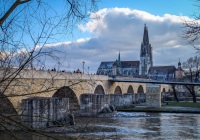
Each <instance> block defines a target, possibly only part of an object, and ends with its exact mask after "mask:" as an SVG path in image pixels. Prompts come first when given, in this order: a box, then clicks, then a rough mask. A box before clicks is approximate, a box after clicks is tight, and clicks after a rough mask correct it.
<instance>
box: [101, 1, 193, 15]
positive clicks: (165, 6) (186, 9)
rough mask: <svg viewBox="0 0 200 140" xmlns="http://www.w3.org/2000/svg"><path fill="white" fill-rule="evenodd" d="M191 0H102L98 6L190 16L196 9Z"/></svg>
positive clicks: (156, 13)
mask: <svg viewBox="0 0 200 140" xmlns="http://www.w3.org/2000/svg"><path fill="white" fill-rule="evenodd" d="M194 4H195V2H194V1H193V0H102V2H100V4H99V8H114V7H120V8H131V9H137V10H144V11H146V12H149V13H151V14H155V15H163V14H166V13H168V14H173V15H186V16H191V15H192V14H193V11H194V10H195V9H196V8H195V7H194V6H193V5H194Z"/></svg>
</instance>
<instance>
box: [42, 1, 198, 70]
mask: <svg viewBox="0 0 200 140" xmlns="http://www.w3.org/2000/svg"><path fill="white" fill-rule="evenodd" d="M51 4H53V6H54V8H55V9H60V4H62V3H60V2H57V1H51ZM194 4H195V1H193V0H101V2H99V3H98V10H97V11H96V12H94V13H91V15H90V18H88V20H86V21H84V22H80V23H76V25H75V26H74V30H73V31H74V32H73V33H69V34H68V35H66V36H65V37H64V38H59V39H58V40H57V41H56V42H55V44H49V45H47V47H46V48H45V49H46V50H51V49H52V48H53V49H54V50H58V52H59V51H60V52H64V53H66V55H65V56H63V57H62V56H61V54H60V53H57V54H55V55H57V56H59V57H60V58H61V64H62V66H61V68H62V69H65V70H66V71H74V70H77V69H82V62H83V61H84V62H85V68H86V70H85V71H87V69H88V67H89V70H90V71H89V72H90V73H95V72H96V71H97V68H98V66H99V65H100V63H101V62H102V61H115V60H116V59H117V56H118V52H119V50H120V52H121V60H122V61H127V60H129V61H134V60H139V59H140V57H139V55H140V47H141V42H142V37H143V31H144V24H145V23H146V24H147V27H148V31H149V40H150V43H151V46H152V47H153V63H154V65H159V66H160V65H174V66H176V67H177V63H178V61H179V58H180V60H181V62H183V61H186V60H187V59H188V58H189V57H190V56H193V55H194V54H195V50H194V49H193V48H192V47H191V46H190V45H189V44H188V42H187V41H185V40H183V39H182V38H181V37H180V35H181V33H182V31H181V29H182V23H183V21H185V20H191V18H192V15H193V13H194V11H196V9H197V8H196V7H195V6H194ZM64 58H65V59H64ZM45 63H46V69H51V68H53V67H54V65H53V61H52V60H50V61H49V60H48V59H46V60H45Z"/></svg>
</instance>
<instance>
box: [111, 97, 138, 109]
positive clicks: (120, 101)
mask: <svg viewBox="0 0 200 140" xmlns="http://www.w3.org/2000/svg"><path fill="white" fill-rule="evenodd" d="M109 96H110V104H111V105H113V106H114V107H116V108H118V107H125V106H130V105H133V104H134V102H135V96H134V94H124V95H116V94H110V95H109Z"/></svg>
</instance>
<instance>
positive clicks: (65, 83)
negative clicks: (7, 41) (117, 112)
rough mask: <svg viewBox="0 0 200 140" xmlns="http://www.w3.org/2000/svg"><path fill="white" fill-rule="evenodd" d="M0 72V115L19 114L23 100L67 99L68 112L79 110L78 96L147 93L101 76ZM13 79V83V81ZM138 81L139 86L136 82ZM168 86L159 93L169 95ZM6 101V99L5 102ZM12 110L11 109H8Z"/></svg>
mask: <svg viewBox="0 0 200 140" xmlns="http://www.w3.org/2000/svg"><path fill="white" fill-rule="evenodd" d="M14 71H16V70H15V69H10V70H9V69H0V92H1V93H3V95H4V98H0V105H1V109H0V111H8V110H16V112H17V113H20V109H21V106H20V105H21V101H22V99H26V98H30V97H63V98H69V100H70V105H69V106H70V108H72V109H77V108H80V96H81V95H82V94H85V93H87V94H88V93H89V94H121V95H122V94H127V93H132V94H135V95H140V94H144V93H146V85H147V84H146V83H145V82H143V83H142V82H141V81H138V79H136V80H135V81H134V82H133V81H132V80H130V81H127V80H125V79H124V80H123V79H121V80H119V79H109V77H108V76H104V75H92V74H78V73H69V72H55V71H42V70H22V71H21V72H20V73H17V76H16V77H15V75H14V74H13V73H15V72H14ZM13 78H14V79H13ZM136 81H138V82H136ZM170 90H171V86H168V85H161V86H160V93H161V92H168V91H170ZM5 97H6V98H5ZM11 108H12V109H11Z"/></svg>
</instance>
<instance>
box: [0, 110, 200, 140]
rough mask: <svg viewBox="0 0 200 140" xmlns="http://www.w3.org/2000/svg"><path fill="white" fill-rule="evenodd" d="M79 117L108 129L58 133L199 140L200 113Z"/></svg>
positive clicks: (85, 136)
mask: <svg viewBox="0 0 200 140" xmlns="http://www.w3.org/2000/svg"><path fill="white" fill-rule="evenodd" d="M77 120H78V121H77V124H79V125H86V124H87V126H93V127H101V128H105V129H99V130H93V131H90V132H82V133H67V134H64V136H63V134H59V136H62V138H63V139H64V138H66V135H68V136H72V137H74V138H77V137H79V138H80V139H91V140H94V139H119V140H129V139H130V140H140V139H141V140H143V139H148V140H149V139H151V140H162V139H163V140H164V139H167V140H168V139H173V140H174V139H200V114H184V113H178V114H176V113H135V112H134V113H128V112H118V113H116V114H115V116H114V117H97V118H94V117H84V118H78V119H77ZM1 135H2V134H1ZM1 135H0V136H1ZM56 136H58V135H56ZM1 138H2V139H3V138H5V139H7V138H8V137H7V136H6V135H5V134H4V135H3V136H1ZM31 139H38V140H39V139H40V140H50V139H49V138H46V137H43V138H41V137H40V138H38V137H32V138H31ZM66 139H67V138H66Z"/></svg>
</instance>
